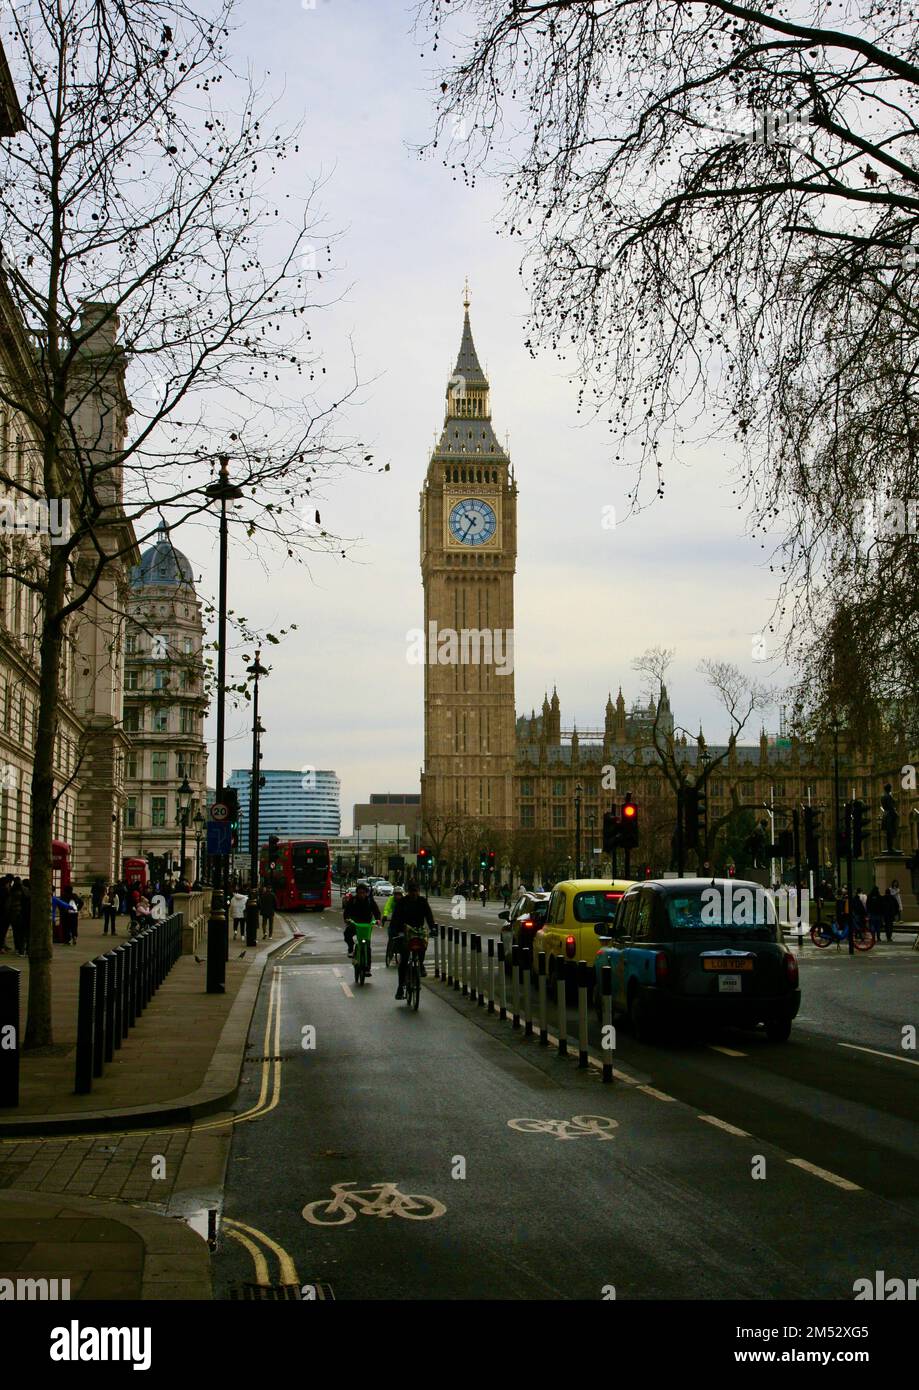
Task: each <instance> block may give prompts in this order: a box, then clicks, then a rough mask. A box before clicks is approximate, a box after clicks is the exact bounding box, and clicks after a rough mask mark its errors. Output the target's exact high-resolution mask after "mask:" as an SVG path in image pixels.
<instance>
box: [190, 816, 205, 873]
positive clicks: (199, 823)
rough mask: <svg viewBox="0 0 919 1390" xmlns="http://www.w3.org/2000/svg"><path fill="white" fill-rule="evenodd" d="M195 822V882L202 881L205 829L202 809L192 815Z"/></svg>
mask: <svg viewBox="0 0 919 1390" xmlns="http://www.w3.org/2000/svg"><path fill="white" fill-rule="evenodd" d="M192 820H193V821H194V824H195V883H200V882H201V834H202V832H203V830H204V817H203V816H202V814H201V812H200V811H196V812H195V814H194V815H193V816H192Z"/></svg>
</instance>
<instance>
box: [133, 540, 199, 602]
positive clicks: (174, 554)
mask: <svg viewBox="0 0 919 1390" xmlns="http://www.w3.org/2000/svg"><path fill="white" fill-rule="evenodd" d="M149 584H165V585H170V586H175V585H176V584H194V572H193V570H192V567H191V563H190V561H189V560H188V559H187V558H186V556H184V555H183V554H182V552H181V550H176V548H175V546H174V545H173V544H172V541H171V540H170V539H169V535H168V532H167V530H166V527H165V526H161V527H160V529H159V531H158V532H157V539H156V541H155V543H154V544H153V545H152V546H151V547H150V549H149V550H145V551H144V553H143V555H141V557H140V564H139V565H132V567H131V587H132V588H134V589H140V588H144V587H146V586H147V585H149Z"/></svg>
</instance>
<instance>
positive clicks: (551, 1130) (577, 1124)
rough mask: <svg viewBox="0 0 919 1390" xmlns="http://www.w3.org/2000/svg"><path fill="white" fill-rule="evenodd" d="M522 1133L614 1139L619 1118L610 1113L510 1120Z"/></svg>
mask: <svg viewBox="0 0 919 1390" xmlns="http://www.w3.org/2000/svg"><path fill="white" fill-rule="evenodd" d="M507 1123H508V1128H510V1129H516V1130H517V1131H518V1133H520V1134H551V1135H553V1136H554V1137H555V1138H556V1139H612V1138H613V1137H614V1136H613V1130H614V1129H618V1128H619V1121H618V1120H611V1119H610V1117H609V1116H608V1115H572V1117H571V1119H570V1120H529V1119H524V1120H508V1122H507Z"/></svg>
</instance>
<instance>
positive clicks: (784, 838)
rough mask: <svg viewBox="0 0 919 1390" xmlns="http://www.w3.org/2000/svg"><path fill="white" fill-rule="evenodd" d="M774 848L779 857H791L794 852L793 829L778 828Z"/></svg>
mask: <svg viewBox="0 0 919 1390" xmlns="http://www.w3.org/2000/svg"><path fill="white" fill-rule="evenodd" d="M776 849H777V850H778V852H779V858H780V859H793V858H794V853H795V835H794V831H793V830H780V831H779V838H778V839H777V840H776Z"/></svg>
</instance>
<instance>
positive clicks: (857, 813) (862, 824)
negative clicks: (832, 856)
mask: <svg viewBox="0 0 919 1390" xmlns="http://www.w3.org/2000/svg"><path fill="white" fill-rule="evenodd" d="M867 823H868V808H867V807H866V805H865V803H864V801H862V799H861V797H859V798H858V799H857V800H855V801H853V802H852V853H853V854H854V856H855V858H856V859H861V857H862V842H863V841H864V839H865V837H866V835H867V833H868V824H867Z"/></svg>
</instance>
